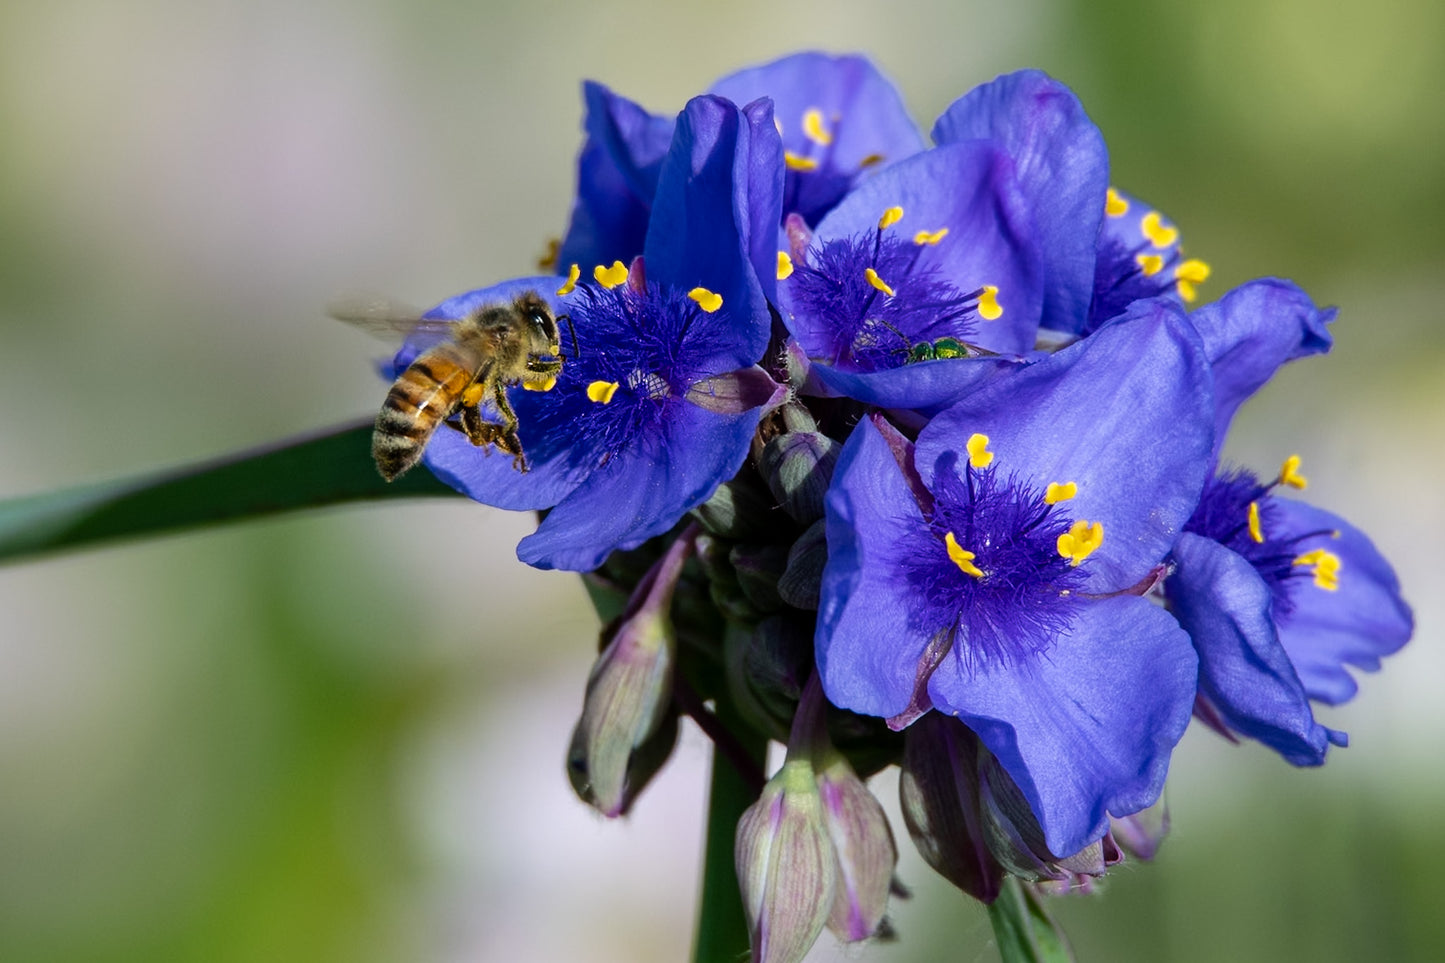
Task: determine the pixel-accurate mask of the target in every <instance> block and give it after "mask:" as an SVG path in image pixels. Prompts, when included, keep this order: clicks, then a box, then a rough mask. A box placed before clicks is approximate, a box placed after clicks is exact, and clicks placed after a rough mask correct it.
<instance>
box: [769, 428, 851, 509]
mask: <svg viewBox="0 0 1445 963" xmlns="http://www.w3.org/2000/svg"><path fill="white" fill-rule="evenodd" d="M799 412H801V413H799ZM780 414H781V420H782V423H783V426H784V429H785V430H784V431H783V432H782V433H781V434H778V435H776V436H774V437H773V438H772V439H770V440H769V441H768V443H767V444H766V445H764V446H763V450H762V453H761V456H760V457H759V459H758V469H759V471H761V472H762V475H763V480H764V481H766V482H767V483H768V488H769V490H771V491H772V493H773V497H774V498H776V499H777V500H778V504H779V505H781V506H782V507H783V510H784V511H786V512H787V513H788V514H789V515H791V516H793V518H794V519H796V520H797V521H799V522H801V523H803V524H804V525H811V524H813V523H814V522H815V521H817V520H818V519H820V518H822V517H823V496H824V495H825V494H826V493H827V491H828V485H829V483H830V482H831V481H832V480H833V466H834V464H836V463H837V461H838V453H839V451H840V447H839V445H838V443H837V442H836V441H834V440H833V439H832V438H829V437H828V436H827V435H825V434H823V433H822V432H821V431H818V430H817V426H816V425H815V424H814V423H813V420H812V417H811V416H810V415H808V414H807V413H806V410H804V409H802V406H801V405H793V404H789V405H784V406H783V407H782V408H781V409H780Z"/></svg>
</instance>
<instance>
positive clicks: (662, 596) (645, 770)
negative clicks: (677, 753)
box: [567, 530, 696, 816]
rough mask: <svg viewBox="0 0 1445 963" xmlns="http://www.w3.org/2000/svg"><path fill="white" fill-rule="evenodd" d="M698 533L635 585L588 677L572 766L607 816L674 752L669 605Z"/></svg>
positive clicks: (586, 796) (579, 787) (580, 786)
mask: <svg viewBox="0 0 1445 963" xmlns="http://www.w3.org/2000/svg"><path fill="white" fill-rule="evenodd" d="M695 534H696V533H695V530H694V531H691V532H688V533H685V534H684V535H683V536H680V537H679V538H678V539H677V540H676V541H675V542H673V544H672V545H671V546H669V548H668V550H667V552H666V554H664V555H663V557H662V558H661V559H659V560H658V562H657V565H656V566H654V567H653V569H652V571H651V572H649V573H648V575H647V577H645V578H644V579H643V580H642V582H641V583H640V584H639V585H638V587H637V591H636V592H635V593H634V594H633V597H632V601H631V602H630V603H629V605H628V609H627V611H626V612H625V613H624V614H623V617H622V619H621V621H620V622H619V623H618V625H617V628H616V631H615V633H614V634H613V636H612V639H611V641H610V642H608V644H607V646H606V648H605V649H603V651H602V654H601V655H600V656H599V657H598V659H597V662H596V663H595V664H594V665H593V667H592V673H591V675H590V676H589V677H588V679H587V695H586V699H585V701H584V703H583V707H582V717H581V718H580V719H579V720H578V721H577V727H576V729H574V730H573V732H572V745H571V748H570V749H569V751H568V754H567V768H568V775H569V777H570V778H571V780H572V785H573V788H574V789H576V791H577V794H578V795H579V796H581V797H582V799H583V800H584V801H586V802H587V803H589V804H590V805H592V806H593V807H595V808H596V809H597V810H599V811H600V812H601V813H602V814H603V815H604V816H618V815H621V814H622V813H624V812H626V811H627V808H628V807H629V806H630V805H631V804H632V801H633V800H634V799H635V798H636V797H637V794H638V793H639V792H640V791H641V790H642V787H643V786H644V785H645V784H646V782H647V780H648V779H649V778H650V777H651V776H652V775H653V774H654V773H655V772H656V771H657V769H658V768H659V767H660V766H661V764H662V761H663V760H665V759H666V757H667V754H668V752H670V751H671V747H672V739H670V738H668V737H667V733H668V727H667V725H666V723H667V722H668V721H669V720H671V721H672V722H673V726H672V727H671V732H672V734H673V736H674V737H675V734H676V725H675V718H676V717H675V710H674V707H673V704H672V673H673V666H674V663H675V662H676V659H677V635H676V632H675V631H674V629H673V625H672V618H671V615H670V612H669V609H670V607H671V603H672V595H673V590H674V588H675V587H676V585H677V581H678V578H679V577H680V575H681V574H682V566H683V562H684V561H685V560H686V558H687V555H688V554H689V553H690V552H691V551H692V547H693V539H694V537H695Z"/></svg>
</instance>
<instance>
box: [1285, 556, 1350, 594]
mask: <svg viewBox="0 0 1445 963" xmlns="http://www.w3.org/2000/svg"><path fill="white" fill-rule="evenodd" d="M1294 564H1295V565H1309V566H1313V567H1314V572H1313V573H1312V574H1313V575H1314V580H1315V584H1316V585H1318V586H1319V587H1320V588H1322V589H1324V590H1325V591H1327V592H1333V591H1335V590H1336V589H1338V588H1339V587H1340V565H1341V562H1340V557H1339V556H1338V555H1336V554H1335V553H1334V552H1327V551H1325V550H1324V549H1322V548H1316V549H1312V550H1311V551H1308V552H1305V553H1304V554H1303V555H1300V556H1299V557H1297V558H1296V559H1295V560H1294Z"/></svg>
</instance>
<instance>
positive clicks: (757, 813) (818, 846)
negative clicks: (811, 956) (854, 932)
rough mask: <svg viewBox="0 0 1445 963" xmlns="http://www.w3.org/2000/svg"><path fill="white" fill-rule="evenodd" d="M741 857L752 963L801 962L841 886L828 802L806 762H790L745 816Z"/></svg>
mask: <svg viewBox="0 0 1445 963" xmlns="http://www.w3.org/2000/svg"><path fill="white" fill-rule="evenodd" d="M735 855H736V860H737V873H738V883H739V885H740V886H741V888H742V896H743V908H744V909H745V910H746V911H747V915H748V927H749V932H750V934H751V940H752V957H751V959H752V961H753V963H793V961H797V960H801V959H802V958H803V956H804V955H805V954H806V953H807V952H808V950H809V948H811V947H812V945H813V943H814V942H815V941H816V940H817V939H818V934H819V933H821V932H822V931H823V926H824V925H825V924H826V923H827V922H828V916H829V913H830V912H831V910H832V907H833V900H834V895H835V893H836V891H837V888H838V861H837V859H836V857H835V856H834V855H833V844H832V842H830V841H829V838H828V832H827V829H826V828H825V824H824V819H823V800H822V798H821V797H820V796H819V794H818V786H817V783H816V781H815V778H814V773H813V766H812V763H810V762H809V761H808V760H807V759H806V758H803V759H792V758H790V759H789V760H788V761H787V762H785V763H783V767H782V768H781V769H779V770H778V772H777V774H776V775H774V776H773V778H772V779H770V780H768V784H767V785H766V786H764V787H763V792H762V795H761V796H760V797H759V798H758V801H757V802H755V803H753V804H752V806H750V807H748V810H747V811H746V812H744V813H743V816H742V818H741V819H740V820H738V830H737V843H736V849H735Z"/></svg>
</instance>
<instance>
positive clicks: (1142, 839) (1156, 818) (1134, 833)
mask: <svg viewBox="0 0 1445 963" xmlns="http://www.w3.org/2000/svg"><path fill="white" fill-rule="evenodd" d="M1109 831H1110V832H1111V833H1112V834H1113V836H1114V838H1115V839H1116V840H1118V842H1119V845H1120V846H1122V847H1123V848H1124V851H1125V852H1127V853H1128V854H1129V855H1131V856H1134V857H1136V858H1138V859H1142V860H1146V861H1147V860H1151V859H1153V858H1154V856H1155V855H1156V854H1157V853H1158V852H1159V846H1160V845H1161V844H1162V843H1163V842H1164V837H1165V836H1167V835H1169V806H1168V805H1167V804H1166V803H1165V802H1164V797H1163V796H1160V797H1159V801H1158V802H1156V803H1155V804H1154V805H1152V806H1150V807H1149V808H1148V809H1141V810H1139V811H1138V812H1137V813H1134V814H1133V815H1132V816H1114V817H1112V818H1111V819H1110V820H1109Z"/></svg>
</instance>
